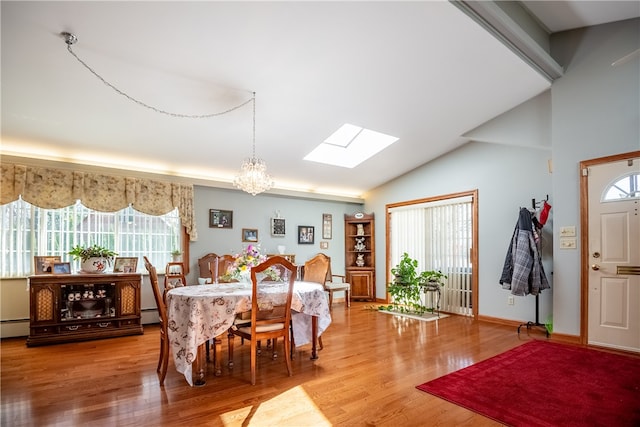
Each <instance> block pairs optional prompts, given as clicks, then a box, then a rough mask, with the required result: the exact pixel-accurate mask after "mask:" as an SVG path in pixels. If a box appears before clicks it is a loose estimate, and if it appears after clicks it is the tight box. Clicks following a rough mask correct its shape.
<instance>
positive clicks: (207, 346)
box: [205, 340, 216, 362]
mask: <svg viewBox="0 0 640 427" xmlns="http://www.w3.org/2000/svg"><path fill="white" fill-rule="evenodd" d="M205 345H206V349H207V362H211V358H209V341H208V340H207V344H205ZM214 350H215V349H214ZM213 357H214V359H215V357H216V356H215V354H214V356H213Z"/></svg>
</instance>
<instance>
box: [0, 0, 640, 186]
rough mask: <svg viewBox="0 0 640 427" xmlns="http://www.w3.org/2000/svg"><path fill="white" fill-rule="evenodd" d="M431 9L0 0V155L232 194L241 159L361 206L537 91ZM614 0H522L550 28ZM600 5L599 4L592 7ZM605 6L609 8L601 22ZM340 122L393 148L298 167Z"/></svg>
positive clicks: (591, 20) (484, 35) (458, 15)
mask: <svg viewBox="0 0 640 427" xmlns="http://www.w3.org/2000/svg"><path fill="white" fill-rule="evenodd" d="M464 3H468V4H472V3H474V2H457V3H456V4H454V3H451V2H445V1H429V2H146V1H145V2H92V1H86V2H83V1H76V2H55V1H46V2H22V1H15V2H13V1H2V3H1V14H2V16H1V19H2V28H1V31H2V75H1V78H2V146H1V153H2V154H3V155H5V156H18V157H31V158H38V159H49V160H60V161H64V162H70V163H80V164H86V165H94V166H101V167H113V168H126V169H132V170H138V171H148V172H158V173H163V174H168V175H177V176H183V177H188V178H190V179H193V180H194V182H201V183H207V184H208V185H216V186H221V187H231V184H230V182H231V180H232V179H233V177H234V175H235V174H236V173H237V171H238V169H239V167H240V164H241V162H242V160H243V158H245V157H248V156H249V155H250V154H251V132H252V110H251V105H250V104H249V105H245V106H243V107H241V108H238V109H235V110H233V111H231V112H228V113H226V114H220V115H216V116H214V117H210V118H200V119H196V118H181V117H175V116H172V115H167V114H162V113H159V112H158V111H154V110H151V109H149V108H146V107H143V106H141V105H140V104H138V103H135V102H132V101H131V100H130V99H127V98H126V97H125V96H123V95H122V94H119V93H117V92H116V91H115V90H114V89H113V88H111V87H109V86H107V85H106V84H104V83H103V82H102V81H100V80H99V79H98V78H97V77H96V76H95V75H93V74H91V72H90V71H89V70H87V68H85V67H84V66H83V65H82V64H81V63H80V62H79V61H78V60H76V58H74V57H73V56H72V55H71V54H70V53H69V52H68V51H67V45H66V44H65V42H64V40H63V38H62V37H61V36H60V33H61V32H64V31H66V32H70V33H73V34H75V35H76V36H77V37H78V41H77V43H76V44H74V45H73V47H72V49H73V52H75V54H76V55H77V56H78V57H79V58H80V59H81V60H82V61H84V62H85V64H86V65H87V66H89V67H90V68H91V69H92V70H93V71H94V72H95V73H97V74H99V75H100V76H101V77H102V78H104V80H106V81H107V82H109V83H110V84H111V85H113V86H115V87H116V88H118V89H119V90H120V91H122V92H124V93H125V94H126V95H128V96H130V97H132V98H135V99H136V100H139V101H141V102H144V103H146V104H148V105H150V106H153V107H154V108H156V109H157V110H162V111H165V112H169V113H177V114H187V115H207V114H212V113H221V112H224V111H227V110H229V109H232V108H233V107H235V106H237V105H240V104H242V103H244V102H245V101H247V100H249V99H250V98H251V96H252V95H251V93H252V92H254V91H255V92H256V151H257V155H258V157H261V158H263V159H264V160H265V161H266V163H267V166H268V170H269V172H270V173H271V174H272V175H273V177H274V179H275V183H276V190H275V191H289V190H293V191H302V192H309V193H314V194H329V195H339V196H346V197H353V198H358V197H362V196H363V195H364V194H365V193H366V192H367V191H368V190H370V189H372V188H374V187H376V186H378V185H381V184H383V183H385V182H387V181H389V180H391V179H393V178H395V177H397V176H399V175H402V174H404V173H406V172H408V171H410V170H412V169H414V168H416V167H418V166H420V165H422V164H424V163H426V162H428V161H430V160H432V159H434V158H436V157H438V156H440V155H442V154H444V153H446V152H448V151H451V150H453V149H455V148H456V147H459V146H460V145H462V144H465V143H466V142H468V139H467V138H465V137H463V136H462V135H464V134H465V133H466V132H468V131H469V130H471V129H474V128H476V127H477V126H479V125H481V124H483V123H485V122H487V121H489V120H491V119H492V118H494V117H496V116H498V115H500V114H502V113H504V112H506V111H508V110H510V109H512V108H514V107H515V106H517V105H519V104H521V103H523V102H525V101H527V100H528V99H530V98H532V97H535V96H537V95H539V94H541V93H542V92H544V91H546V90H547V89H548V88H549V87H550V85H551V81H550V79H548V78H545V77H544V76H543V75H542V74H541V73H539V72H538V71H536V70H535V69H534V68H533V67H531V66H530V65H529V64H528V63H527V62H526V61H524V60H523V59H522V58H521V56H519V55H517V54H516V53H514V51H512V50H511V49H509V48H507V47H506V46H505V45H504V44H503V43H502V42H500V41H499V40H498V39H497V38H496V37H494V35H492V34H490V32H488V31H487V30H486V29H485V28H484V27H483V26H481V25H479V24H478V22H477V21H476V20H474V19H472V18H471V17H470V16H469V15H468V14H467V13H464V12H463V11H462V10H461V9H460V6H461V5H463V4H464ZM625 3H635V2H524V6H525V9H528V10H530V11H532V12H533V13H535V14H536V15H537V16H538V19H539V20H540V22H541V23H542V24H543V25H542V27H543V28H544V27H545V26H546V27H547V28H546V29H547V30H549V31H553V32H555V31H561V30H564V29H568V28H575V27H580V26H585V25H593V24H597V23H602V22H608V21H612V20H619V19H625V18H629V17H634V16H633V15H634V14H635V16H638V14H637V12H636V11H635V9H633V8H631V9H629V8H628V5H625ZM606 5H608V7H603V6H606ZM613 12H617V13H618V15H616V14H613V15H612V13H613ZM344 123H351V124H355V125H358V126H362V127H366V128H368V129H372V130H375V131H378V132H382V133H385V134H389V135H393V136H396V137H398V138H399V140H398V142H397V143H395V144H394V145H392V146H391V147H390V148H388V149H387V150H385V151H383V152H382V153H380V154H378V155H376V156H374V157H372V158H370V159H369V160H367V161H365V162H364V163H362V164H360V165H359V166H357V167H355V168H353V169H345V168H339V167H335V166H327V165H322V164H318V163H312V162H307V161H304V160H302V159H303V157H304V156H305V155H306V154H308V153H309V152H310V151H311V150H312V149H313V148H314V147H315V146H316V145H317V144H319V143H320V142H322V141H324V139H326V138H327V137H328V136H329V135H330V134H331V133H332V132H334V131H335V130H336V129H338V127H340V126H341V125H343V124H344Z"/></svg>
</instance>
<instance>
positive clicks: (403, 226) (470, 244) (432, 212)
mask: <svg viewBox="0 0 640 427" xmlns="http://www.w3.org/2000/svg"><path fill="white" fill-rule="evenodd" d="M476 198H477V197H476V192H472V193H463V194H455V195H450V196H442V197H440V198H433V199H423V200H416V201H411V202H404V203H398V204H394V205H388V206H387V221H388V223H387V226H388V230H389V233H388V239H389V241H388V247H389V251H388V258H389V259H388V264H387V265H388V266H389V269H390V268H391V267H393V266H394V265H396V264H397V263H398V262H399V261H400V258H401V257H402V254H403V253H405V252H406V253H408V254H409V256H410V257H411V258H413V259H416V260H417V261H418V270H419V271H424V270H438V271H441V272H442V273H444V274H446V275H447V280H446V285H445V286H444V287H443V289H442V293H441V301H440V308H441V310H442V311H445V312H449V313H455V314H461V315H465V316H473V315H474V305H475V304H474V300H475V301H477V296H475V295H474V282H475V281H474V275H473V269H474V265H475V260H476V258H475V257H474V252H473V249H474V242H475V241H477V238H476V235H475V233H474V223H475V219H476V218H477V215H476V214H475V212H476V210H475V209H476V208H475V200H476ZM390 280H391V278H390V279H389V281H390ZM475 288H476V289H477V286H476V287H475ZM425 297H427V296H425ZM429 297H430V296H429ZM474 297H475V298H474ZM426 303H427V302H426V301H425V305H428V306H432V304H426Z"/></svg>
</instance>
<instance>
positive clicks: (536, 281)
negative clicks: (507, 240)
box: [500, 208, 551, 296]
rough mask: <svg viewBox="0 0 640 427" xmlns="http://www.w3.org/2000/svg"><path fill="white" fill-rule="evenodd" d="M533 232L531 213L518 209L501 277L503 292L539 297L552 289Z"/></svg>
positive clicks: (524, 209) (534, 231)
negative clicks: (507, 290) (543, 292)
mask: <svg viewBox="0 0 640 427" xmlns="http://www.w3.org/2000/svg"><path fill="white" fill-rule="evenodd" d="M536 232H537V230H534V221H533V218H532V215H531V212H529V210H528V209H526V208H521V209H520V215H519V217H518V223H517V224H516V228H515V230H514V231H513V236H512V237H511V244H510V245H509V249H508V250H507V256H506V258H505V260H504V267H503V268H502V276H500V284H501V285H502V289H510V290H511V293H512V294H513V295H519V296H525V295H527V294H531V295H538V294H539V293H540V291H542V290H543V289H549V288H550V287H551V286H549V282H548V281H547V276H546V275H545V273H544V268H543V266H542V260H541V257H540V251H539V248H538V244H537V242H536V235H535V233H536Z"/></svg>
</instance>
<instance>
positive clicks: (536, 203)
mask: <svg viewBox="0 0 640 427" xmlns="http://www.w3.org/2000/svg"><path fill="white" fill-rule="evenodd" d="M547 201H549V195H548V194H547V197H546V198H545V199H544V200H536V199H531V207H532V208H533V210H534V211H535V210H536V208H538V207H540V206H541V205H542V203H544V202H547ZM523 326H526V327H527V329H531V328H532V327H534V326H542V327H544V330H545V332H546V334H547V338H549V330H548V329H547V326H546V325H545V324H543V323H540V292H538V293H537V294H536V321H535V322H531V321H529V322H527V323H521V324H520V326H518V335H520V328H522V327H523Z"/></svg>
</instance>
